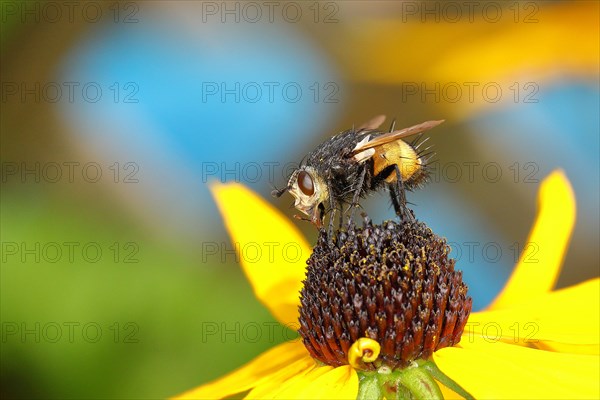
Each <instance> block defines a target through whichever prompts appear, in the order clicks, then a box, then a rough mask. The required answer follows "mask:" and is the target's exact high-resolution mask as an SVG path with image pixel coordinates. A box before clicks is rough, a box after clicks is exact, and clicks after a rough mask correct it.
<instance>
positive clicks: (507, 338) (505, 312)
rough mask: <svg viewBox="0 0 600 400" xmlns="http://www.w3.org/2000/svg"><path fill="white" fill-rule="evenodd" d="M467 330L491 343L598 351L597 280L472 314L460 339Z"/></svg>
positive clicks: (599, 299) (599, 313)
mask: <svg viewBox="0 0 600 400" xmlns="http://www.w3.org/2000/svg"><path fill="white" fill-rule="evenodd" d="M470 333H477V334H479V335H483V336H484V337H485V338H486V340H489V341H492V342H493V341H497V340H502V341H504V342H506V343H512V344H520V345H525V346H529V347H536V348H540V349H547V350H555V351H561V352H572V353H582V354H598V353H599V346H600V279H598V278H597V279H592V280H589V281H587V282H584V283H581V284H579V285H575V286H571V287H569V288H566V289H562V290H557V291H555V292H552V293H549V294H546V295H543V296H539V297H535V298H532V299H529V301H528V302H526V303H523V304H521V305H519V306H518V307H514V308H509V309H501V310H491V311H482V312H478V313H472V314H471V315H470V316H469V321H468V322H467V325H466V326H465V334H464V335H463V336H464V338H465V339H463V340H468V338H469V335H470Z"/></svg>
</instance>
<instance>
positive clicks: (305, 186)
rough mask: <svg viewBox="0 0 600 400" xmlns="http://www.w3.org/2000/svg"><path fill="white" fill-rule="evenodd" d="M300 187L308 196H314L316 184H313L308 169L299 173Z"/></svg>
mask: <svg viewBox="0 0 600 400" xmlns="http://www.w3.org/2000/svg"><path fill="white" fill-rule="evenodd" d="M298 187H299V188H300V190H301V191H302V193H304V194H305V195H307V196H312V195H313V194H314V193H315V185H314V184H313V180H312V177H311V176H310V174H309V173H308V172H306V171H300V172H299V173H298Z"/></svg>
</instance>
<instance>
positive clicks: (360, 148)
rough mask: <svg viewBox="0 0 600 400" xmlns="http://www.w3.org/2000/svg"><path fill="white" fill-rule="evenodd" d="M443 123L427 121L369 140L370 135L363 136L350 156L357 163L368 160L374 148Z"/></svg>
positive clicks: (373, 152)
mask: <svg viewBox="0 0 600 400" xmlns="http://www.w3.org/2000/svg"><path fill="white" fill-rule="evenodd" d="M442 122H444V120H439V121H427V122H423V123H422V124H419V125H415V126H411V127H410V128H404V129H400V130H399V131H393V132H389V133H384V134H383V135H379V136H376V137H374V138H372V139H371V135H368V136H365V138H364V139H363V140H361V141H360V142H358V143H357V144H356V146H355V147H354V149H352V152H351V153H350V155H351V156H352V157H353V158H354V159H355V160H356V161H358V162H359V163H360V162H363V161H365V160H368V159H369V158H371V157H372V156H373V154H375V148H376V147H378V146H381V145H384V144H386V143H390V142H395V141H396V140H400V139H402V138H405V137H407V136H411V135H415V134H417V133H421V132H424V131H426V130H429V129H431V128H434V127H436V126H438V125H439V124H441V123H442Z"/></svg>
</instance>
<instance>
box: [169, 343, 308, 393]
mask: <svg viewBox="0 0 600 400" xmlns="http://www.w3.org/2000/svg"><path fill="white" fill-rule="evenodd" d="M315 365H316V364H315V361H314V360H313V359H312V358H311V357H310V355H309V354H308V352H307V351H306V348H305V347H304V345H303V344H302V342H301V341H299V340H295V341H293V342H287V343H283V344H280V345H279V346H276V347H274V348H272V349H270V350H269V351H267V352H265V353H263V354H261V355H260V356H258V357H257V358H255V359H254V360H252V361H250V362H249V363H248V364H246V365H244V366H243V367H241V368H239V369H237V370H235V371H233V372H231V373H229V374H228V375H226V376H224V377H222V378H219V379H217V380H216V381H213V382H210V383H208V384H206V385H202V386H200V387H197V388H195V389H192V390H190V391H188V392H185V393H183V394H181V395H179V396H177V397H175V399H181V400H183V399H222V398H225V397H229V396H231V395H234V394H236V393H242V392H245V391H247V390H249V389H251V388H253V387H255V386H259V385H262V384H263V383H264V382H266V381H269V380H272V379H273V377H274V376H278V377H279V378H278V379H282V380H286V379H290V378H292V377H294V376H296V375H298V374H301V373H303V371H306V370H309V369H311V368H314V366H315Z"/></svg>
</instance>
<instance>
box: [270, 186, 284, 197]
mask: <svg viewBox="0 0 600 400" xmlns="http://www.w3.org/2000/svg"><path fill="white" fill-rule="evenodd" d="M287 190H288V188H287V187H285V188H283V189H274V190H273V191H271V196H273V197H281V196H282V195H283V194H284V193H285V192H286V191H287Z"/></svg>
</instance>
